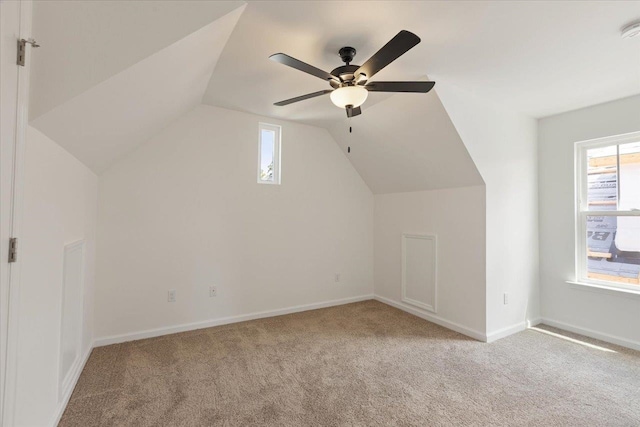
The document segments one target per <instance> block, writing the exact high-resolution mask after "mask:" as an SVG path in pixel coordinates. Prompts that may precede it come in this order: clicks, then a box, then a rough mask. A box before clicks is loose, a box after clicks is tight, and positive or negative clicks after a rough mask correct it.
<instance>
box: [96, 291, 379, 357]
mask: <svg viewBox="0 0 640 427" xmlns="http://www.w3.org/2000/svg"><path fill="white" fill-rule="evenodd" d="M371 299H374V296H373V295H372V294H369V295H361V296H357V297H349V298H342V299H336V300H331V301H325V302H319V303H312V304H303V305H296V306H293V307H287V308H280V309H276V310H267V311H259V312H256V313H249V314H241V315H238V316H229V317H221V318H219V319H211V320H205V321H202V322H193V323H184V324H182V325H176V326H166V327H163V328H156V329H147V330H145V331H138V332H131V333H127V334H121V335H112V336H107V337H102V338H97V339H96V340H95V341H94V347H102V346H105V345H111V344H118V343H122V342H127V341H135V340H141V339H145V338H153V337H159V336H162V335H169V334H176V333H179V332H186V331H193V330H196V329H203V328H211V327H213V326H220V325H228V324H231V323H238V322H246V321H247V320H255V319H263V318H265V317H275V316H282V315H284V314H291V313H299V312H302V311H309V310H316V309H319V308H326V307H334V306H337V305H344V304H351V303H354V302H360V301H367V300H371Z"/></svg>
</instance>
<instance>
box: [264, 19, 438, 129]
mask: <svg viewBox="0 0 640 427" xmlns="http://www.w3.org/2000/svg"><path fill="white" fill-rule="evenodd" d="M418 43H420V38H419V37H418V36H416V35H415V34H413V33H412V32H410V31H406V30H402V31H400V32H399V33H398V34H396V36H395V37H394V38H392V39H391V40H390V41H389V42H388V43H387V44H386V45H384V46H383V47H382V49H380V50H379V51H377V52H376V53H375V54H374V55H373V56H372V57H371V58H369V59H368V60H367V62H365V63H364V64H363V65H351V62H352V61H353V57H354V56H356V50H355V49H354V48H352V47H348V46H347V47H343V48H342V49H340V50H339V51H338V54H339V55H340V57H341V58H342V61H344V63H345V64H346V65H342V66H340V67H338V68H336V69H334V70H333V71H331V72H330V73H327V72H326V71H322V70H321V69H319V68H316V67H314V66H313V65H309V64H307V63H304V62H302V61H300V60H298V59H295V58H293V57H291V56H289V55H285V54H284V53H276V54H273V55H271V56H270V57H269V59H271V60H273V61H276V62H279V63H281V64H284V65H288V66H289V67H293V68H295V69H297V70H300V71H303V72H305V73H308V74H311V75H312V76H316V77H319V78H321V79H322V80H328V81H329V84H330V85H331V87H332V88H333V89H326V90H321V91H318V92H313V93H308V94H306V95H302V96H297V97H295V98H291V99H287V100H284V101H280V102H276V103H275V104H273V105H277V106H279V107H281V106H283V105H289V104H292V103H294V102H298V101H304V100H305V99H310V98H315V97H317V96H322V95H326V94H328V93H330V94H331V101H332V102H333V103H334V104H335V105H336V106H337V107H339V108H344V109H345V110H346V112H347V117H354V116H357V115H359V114H361V113H362V109H361V108H360V106H361V105H362V104H363V103H364V101H366V99H367V96H368V95H369V92H415V93H427V92H429V91H430V90H431V89H432V88H433V86H434V85H435V84H436V83H435V82H372V81H370V79H371V78H372V77H373V76H374V75H375V74H376V73H377V72H378V71H380V70H382V69H383V68H384V67H386V66H387V65H389V64H390V63H392V62H393V61H395V60H396V59H398V58H399V57H400V56H402V55H403V54H404V53H405V52H407V51H408V50H409V49H411V48H412V47H414V46H415V45H417V44H418Z"/></svg>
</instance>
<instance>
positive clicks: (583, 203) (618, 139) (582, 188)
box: [572, 132, 640, 292]
mask: <svg viewBox="0 0 640 427" xmlns="http://www.w3.org/2000/svg"><path fill="white" fill-rule="evenodd" d="M638 141H640V132H632V133H627V134H623V135H616V136H610V137H605V138H598V139H591V140H587V141H580V142H576V143H575V196H576V199H575V215H576V216H575V224H576V229H575V231H576V233H575V234H576V241H575V245H576V247H575V257H576V258H575V266H576V279H575V282H572V283H577V284H585V285H595V286H599V287H605V288H609V289H613V290H621V291H636V292H638V291H640V286H638V285H633V284H626V283H617V282H610V281H606V280H598V279H593V278H590V277H588V271H587V216H640V211H629V210H627V211H620V210H615V211H589V203H588V198H587V191H588V187H589V185H588V174H587V172H588V170H587V169H588V161H587V150H590V149H593V148H600V147H607V146H612V145H620V144H627V143H630V142H638ZM618 173H619V168H618ZM618 176H619V175H618Z"/></svg>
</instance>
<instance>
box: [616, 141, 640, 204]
mask: <svg viewBox="0 0 640 427" xmlns="http://www.w3.org/2000/svg"><path fill="white" fill-rule="evenodd" d="M619 149H620V178H619V182H620V202H619V204H618V209H619V210H623V211H624V210H629V211H630V210H640V142H632V143H629V144H621V145H620V148H619Z"/></svg>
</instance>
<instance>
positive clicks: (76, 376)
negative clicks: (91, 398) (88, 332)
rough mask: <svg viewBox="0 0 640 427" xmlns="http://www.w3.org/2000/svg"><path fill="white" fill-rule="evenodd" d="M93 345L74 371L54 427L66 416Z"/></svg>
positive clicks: (61, 400) (59, 406)
mask: <svg viewBox="0 0 640 427" xmlns="http://www.w3.org/2000/svg"><path fill="white" fill-rule="evenodd" d="M93 347H94V345H93V343H92V344H91V345H90V346H89V348H88V349H87V351H85V353H84V355H83V356H82V359H81V362H80V363H78V364H77V366H76V367H75V369H74V372H73V376H72V377H71V378H72V379H71V381H70V384H69V387H67V388H66V390H65V392H64V395H63V396H62V399H59V401H58V410H57V412H56V416H55V418H54V420H53V424H52V426H53V427H56V426H57V425H58V423H59V422H60V419H61V418H62V414H64V410H65V409H67V404H68V403H69V399H71V395H72V394H73V389H75V388H76V384H78V379H80V374H81V373H82V371H83V370H84V365H86V364H87V360H89V356H90V355H91V351H92V350H93Z"/></svg>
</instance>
